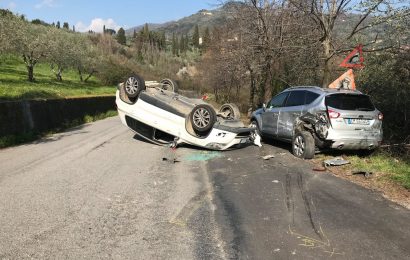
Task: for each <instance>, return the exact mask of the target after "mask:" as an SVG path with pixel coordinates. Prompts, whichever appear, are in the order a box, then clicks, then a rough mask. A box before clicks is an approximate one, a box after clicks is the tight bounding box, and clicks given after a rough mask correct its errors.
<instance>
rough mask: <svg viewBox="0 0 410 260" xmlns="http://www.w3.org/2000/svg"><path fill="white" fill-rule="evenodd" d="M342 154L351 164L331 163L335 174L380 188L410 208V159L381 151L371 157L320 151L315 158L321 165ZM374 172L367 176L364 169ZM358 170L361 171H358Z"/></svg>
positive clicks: (330, 170) (378, 189)
mask: <svg viewBox="0 0 410 260" xmlns="http://www.w3.org/2000/svg"><path fill="white" fill-rule="evenodd" d="M334 156H341V157H343V158H344V159H345V160H347V161H349V162H350V164H347V165H343V166H334V167H332V166H331V167H328V168H327V170H328V171H329V172H331V173H332V174H334V175H336V176H338V177H341V178H343V179H347V180H349V181H352V182H354V183H357V184H359V185H361V186H364V187H366V188H368V189H371V190H377V191H380V192H381V193H382V194H383V196H384V197H386V198H388V199H390V200H392V201H395V202H397V203H398V204H400V205H402V206H404V207H406V208H409V209H410V160H409V158H408V157H405V156H403V157H399V156H393V155H391V154H390V153H388V152H384V151H380V152H378V153H376V154H373V155H371V156H368V157H361V156H357V155H351V154H347V155H346V154H343V155H341V154H331V155H330V154H325V155H323V154H321V155H317V156H316V157H315V159H314V160H313V162H314V164H315V165H316V167H315V168H317V169H320V168H321V165H322V163H323V161H324V160H327V159H331V158H334ZM365 172H367V173H371V174H368V175H367V176H366V175H365V174H363V173H365ZM358 173H359V174H358Z"/></svg>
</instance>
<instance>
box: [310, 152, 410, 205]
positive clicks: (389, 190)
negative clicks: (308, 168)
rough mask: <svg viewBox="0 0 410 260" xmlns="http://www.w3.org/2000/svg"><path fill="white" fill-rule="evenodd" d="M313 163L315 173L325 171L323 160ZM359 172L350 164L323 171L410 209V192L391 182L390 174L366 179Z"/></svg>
mask: <svg viewBox="0 0 410 260" xmlns="http://www.w3.org/2000/svg"><path fill="white" fill-rule="evenodd" d="M346 159H347V160H348V158H346ZM312 162H313V168H312V169H315V171H317V172H320V170H322V169H324V167H323V159H314V160H312ZM358 172H359V171H358V170H357V169H353V167H352V165H350V164H348V165H344V166H331V167H327V168H326V170H325V171H323V173H324V174H326V173H331V174H333V175H335V176H337V177H340V178H343V179H346V180H349V181H351V182H354V183H356V184H359V185H360V186H363V187H365V188H367V189H370V190H372V191H378V192H381V193H382V195H383V197H384V198H386V199H388V200H391V201H393V202H396V203H397V204H399V205H401V206H403V207H405V208H407V209H410V190H408V189H406V188H404V187H403V186H401V185H399V184H397V183H396V182H394V181H393V180H390V179H389V177H388V176H387V175H388V174H386V173H383V172H372V173H368V174H366V175H367V177H366V176H365V173H364V172H363V173H358ZM356 173H357V174H356Z"/></svg>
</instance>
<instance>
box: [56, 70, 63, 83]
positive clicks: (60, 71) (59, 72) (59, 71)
mask: <svg viewBox="0 0 410 260" xmlns="http://www.w3.org/2000/svg"><path fill="white" fill-rule="evenodd" d="M62 72H63V69H62V68H58V70H57V73H56V78H57V81H60V82H61V81H63V77H62V76H61V73H62Z"/></svg>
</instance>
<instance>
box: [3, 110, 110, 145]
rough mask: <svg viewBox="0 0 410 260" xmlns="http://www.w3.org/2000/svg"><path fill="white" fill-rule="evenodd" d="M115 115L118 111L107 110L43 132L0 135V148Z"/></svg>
mask: <svg viewBox="0 0 410 260" xmlns="http://www.w3.org/2000/svg"><path fill="white" fill-rule="evenodd" d="M116 115H118V112H117V111H116V110H109V111H107V112H105V113H100V114H96V115H85V116H84V117H83V118H79V119H76V120H73V121H68V122H66V123H65V124H63V125H62V126H61V127H60V128H57V129H53V130H51V131H48V132H45V133H33V132H30V133H24V134H21V135H8V136H2V137H0V148H6V147H10V146H15V145H19V144H23V143H27V142H32V141H35V140H37V139H40V138H42V137H45V136H48V135H52V134H55V133H58V132H61V131H64V130H65V129H68V128H72V127H75V126H79V125H82V124H86V123H91V122H94V121H98V120H102V119H104V118H107V117H113V116H116Z"/></svg>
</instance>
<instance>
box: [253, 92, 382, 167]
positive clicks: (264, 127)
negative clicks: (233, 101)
mask: <svg viewBox="0 0 410 260" xmlns="http://www.w3.org/2000/svg"><path fill="white" fill-rule="evenodd" d="M382 120H383V114H382V113H381V112H380V111H379V110H377V109H376V108H375V107H374V105H373V103H372V102H371V100H370V98H369V96H367V95H364V94H362V93H361V92H359V91H355V90H338V89H324V88H319V87H292V88H288V89H286V90H284V91H283V92H281V93H279V94H278V95H276V96H275V97H274V98H272V100H271V101H270V102H269V103H268V104H267V105H264V106H263V108H261V109H258V110H256V111H255V112H254V113H253V114H252V119H251V121H252V124H253V125H254V126H255V127H257V129H258V131H259V132H260V135H261V136H263V137H271V138H274V139H279V140H283V141H286V142H292V152H293V154H294V155H295V156H297V157H299V158H304V159H311V158H313V157H314V155H315V152H316V151H318V150H322V149H328V148H333V149H339V150H366V151H372V150H374V149H376V148H377V147H378V146H379V145H380V143H381V140H382V137H383V130H382Z"/></svg>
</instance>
